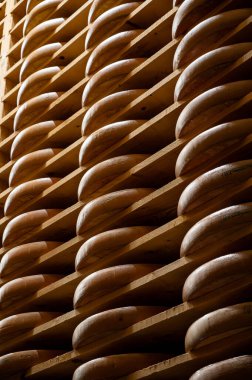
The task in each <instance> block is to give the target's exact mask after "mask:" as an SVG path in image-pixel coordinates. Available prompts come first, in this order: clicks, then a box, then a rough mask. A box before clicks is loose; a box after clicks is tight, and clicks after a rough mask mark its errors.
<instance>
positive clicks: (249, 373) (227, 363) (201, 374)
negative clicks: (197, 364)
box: [190, 355, 252, 380]
mask: <svg viewBox="0 0 252 380" xmlns="http://www.w3.org/2000/svg"><path fill="white" fill-rule="evenodd" d="M249 378H252V355H244V356H237V357H235V358H231V359H227V360H223V361H220V362H218V363H214V364H210V365H208V366H206V367H203V368H201V369H199V370H198V371H197V372H195V373H194V374H193V375H192V376H191V377H190V380H221V379H229V380H240V379H249Z"/></svg>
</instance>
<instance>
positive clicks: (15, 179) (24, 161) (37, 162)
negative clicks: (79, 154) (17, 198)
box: [9, 148, 61, 186]
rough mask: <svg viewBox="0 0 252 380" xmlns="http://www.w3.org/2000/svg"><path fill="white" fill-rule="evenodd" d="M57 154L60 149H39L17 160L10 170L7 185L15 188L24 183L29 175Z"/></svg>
mask: <svg viewBox="0 0 252 380" xmlns="http://www.w3.org/2000/svg"><path fill="white" fill-rule="evenodd" d="M59 152H61V149H50V148H48V149H41V150H36V151H35V152H32V153H28V154H26V155H25V156H23V157H21V158H19V159H18V160H17V161H16V162H15V164H14V165H13V166H12V168H11V171H10V175H9V185H10V186H15V185H17V184H18V183H20V182H22V181H24V180H25V178H26V177H27V176H28V175H29V174H31V173H34V172H35V171H36V170H38V169H40V168H41V167H42V166H43V165H45V163H46V162H47V161H48V160H50V159H51V158H53V157H54V156H55V155H56V154H58V153H59Z"/></svg>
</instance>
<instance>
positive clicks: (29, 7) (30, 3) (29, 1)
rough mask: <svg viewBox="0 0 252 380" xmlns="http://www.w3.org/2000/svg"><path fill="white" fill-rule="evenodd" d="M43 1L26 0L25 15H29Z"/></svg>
mask: <svg viewBox="0 0 252 380" xmlns="http://www.w3.org/2000/svg"><path fill="white" fill-rule="evenodd" d="M42 1H44V0H27V3H26V13H27V14H28V13H30V12H31V10H32V9H33V8H34V7H36V6H37V5H38V4H39V3H41V2H42Z"/></svg>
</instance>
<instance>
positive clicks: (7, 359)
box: [0, 350, 58, 380]
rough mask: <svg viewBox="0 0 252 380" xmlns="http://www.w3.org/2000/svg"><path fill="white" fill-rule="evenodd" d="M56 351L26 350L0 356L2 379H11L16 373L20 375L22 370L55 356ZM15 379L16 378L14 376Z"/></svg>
mask: <svg viewBox="0 0 252 380" xmlns="http://www.w3.org/2000/svg"><path fill="white" fill-rule="evenodd" d="M57 353H58V352H57V351H56V352H55V351H52V350H27V351H18V352H13V353H11V354H6V355H4V356H0V373H1V376H2V379H3V380H4V379H5V380H7V379H8V380H12V378H11V376H13V375H17V374H18V375H19V376H21V375H23V373H24V371H26V370H28V369H29V368H30V367H32V366H34V365H35V364H38V363H40V362H43V361H47V360H49V359H50V358H52V357H54V356H57ZM13 380H14V379H13ZM15 380H17V379H16V378H15Z"/></svg>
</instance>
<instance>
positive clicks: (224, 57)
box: [174, 43, 252, 101]
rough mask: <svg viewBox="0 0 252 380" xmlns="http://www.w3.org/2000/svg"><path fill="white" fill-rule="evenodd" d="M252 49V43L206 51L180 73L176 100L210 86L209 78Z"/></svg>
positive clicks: (191, 95) (176, 88) (175, 94)
mask: <svg viewBox="0 0 252 380" xmlns="http://www.w3.org/2000/svg"><path fill="white" fill-rule="evenodd" d="M251 50H252V43H241V44H235V45H230V46H224V47H221V48H219V49H215V50H212V51H211V52H209V53H206V54H204V55H202V56H200V57H199V58H197V59H196V60H195V61H193V62H192V63H190V64H189V66H188V67H186V69H185V70H184V71H183V72H182V74H181V75H180V77H179V79H178V81H177V83H176V86H175V91H174V100H175V101H180V100H182V99H185V98H187V97H190V98H192V97H193V95H194V94H199V93H202V92H203V90H206V89H207V88H209V85H208V82H209V78H210V79H211V81H212V79H213V78H214V77H215V76H218V75H219V74H220V73H221V72H222V71H223V70H225V68H227V67H228V66H231V65H232V64H233V63H234V62H235V61H236V60H238V59H239V58H241V57H242V56H243V55H245V54H246V53H248V52H250V51H251Z"/></svg>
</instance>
